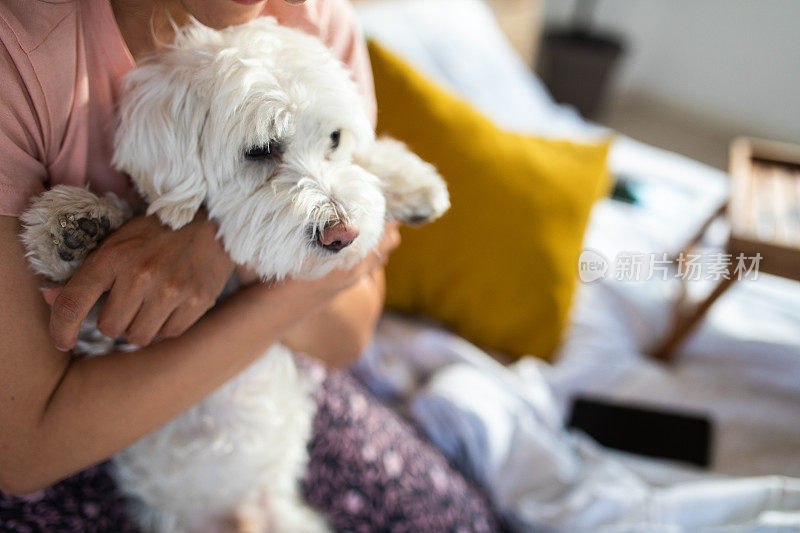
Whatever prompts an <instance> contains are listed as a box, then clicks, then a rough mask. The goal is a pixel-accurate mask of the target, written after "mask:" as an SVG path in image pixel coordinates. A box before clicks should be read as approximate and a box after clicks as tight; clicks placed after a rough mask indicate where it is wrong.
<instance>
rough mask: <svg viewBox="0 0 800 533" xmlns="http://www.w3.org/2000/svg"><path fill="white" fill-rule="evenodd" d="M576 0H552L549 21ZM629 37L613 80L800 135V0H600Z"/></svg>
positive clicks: (622, 93)
mask: <svg viewBox="0 0 800 533" xmlns="http://www.w3.org/2000/svg"><path fill="white" fill-rule="evenodd" d="M572 6H573V1H571V0H548V1H547V4H546V20H547V23H548V24H552V23H563V22H564V21H565V20H567V18H568V16H569V14H570V13H571V9H572ZM595 21H596V24H595V26H596V27H597V28H600V29H608V30H613V31H615V32H618V33H620V34H622V35H623V36H624V37H625V38H626V40H627V42H628V45H629V50H628V54H627V56H626V57H625V59H624V61H623V63H622V64H621V68H620V70H619V71H618V73H617V74H618V77H617V79H616V80H615V85H614V88H613V89H612V91H613V92H612V95H613V96H612V97H613V98H614V99H625V98H628V99H630V98H639V99H643V100H646V101H651V102H654V103H657V104H663V105H664V106H665V107H667V108H670V109H675V110H680V111H683V112H686V114H691V115H693V116H696V117H697V119H698V121H700V122H709V123H714V124H715V125H718V126H719V127H721V128H724V129H726V130H730V131H735V133H738V134H749V135H757V136H766V137H772V138H778V139H783V140H787V141H793V142H800V1H798V0H599V2H598V7H597V11H596V17H595Z"/></svg>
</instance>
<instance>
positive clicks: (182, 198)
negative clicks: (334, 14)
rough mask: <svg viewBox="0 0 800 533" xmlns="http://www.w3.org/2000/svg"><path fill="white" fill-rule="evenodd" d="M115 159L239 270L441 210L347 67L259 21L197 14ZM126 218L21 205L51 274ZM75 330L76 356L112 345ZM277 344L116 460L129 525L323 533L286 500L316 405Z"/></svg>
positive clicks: (129, 122) (148, 85)
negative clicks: (206, 227) (211, 23)
mask: <svg viewBox="0 0 800 533" xmlns="http://www.w3.org/2000/svg"><path fill="white" fill-rule="evenodd" d="M114 164H115V166H116V167H117V168H118V169H120V170H122V171H125V172H127V173H128V174H129V175H130V176H131V178H132V179H133V181H134V183H135V184H136V186H137V188H138V189H139V191H140V192H141V193H142V195H143V196H144V197H145V199H146V200H147V203H148V205H149V207H148V213H154V214H156V215H157V216H158V217H159V218H160V219H161V221H162V222H163V223H164V224H167V225H169V226H171V227H172V228H179V227H181V226H182V225H184V224H186V223H188V222H189V221H191V220H192V219H193V217H194V215H195V213H196V212H197V210H198V209H199V208H200V207H201V206H205V207H206V209H207V210H208V213H209V215H210V217H211V218H212V219H213V220H215V221H216V222H217V224H218V225H219V228H220V229H219V238H220V239H222V241H223V243H224V245H225V248H226V250H227V251H228V252H229V253H230V255H231V257H232V258H233V259H234V260H235V261H236V262H237V263H239V264H240V265H246V266H249V267H250V268H252V269H254V270H255V271H257V272H258V274H259V275H260V276H261V277H262V278H264V279H281V278H284V277H287V276H292V277H301V278H313V277H318V276H322V275H324V274H325V273H327V272H329V271H330V270H331V269H334V268H346V267H348V266H350V265H352V264H354V263H355V262H357V261H359V260H360V259H362V258H363V257H365V256H366V255H367V254H368V253H369V252H370V251H371V250H372V249H373V248H374V247H375V246H376V245H377V243H378V240H379V238H380V236H381V234H382V229H383V225H384V221H385V220H386V219H396V220H402V221H405V222H411V223H417V224H418V223H423V222H428V221H431V220H433V219H435V218H437V217H438V216H440V215H441V214H442V213H444V212H445V211H446V210H447V208H448V207H449V199H448V194H447V189H446V186H445V184H444V182H443V181H442V180H441V178H440V177H439V176H438V175H437V173H436V171H435V170H434V168H433V167H432V166H430V165H429V164H427V163H425V162H423V161H422V160H420V159H419V158H418V157H416V156H415V155H413V154H412V153H410V152H409V151H408V150H407V149H406V148H405V147H404V146H403V145H402V144H400V143H399V142H397V141H393V140H390V139H380V140H376V139H375V138H374V134H373V132H372V129H371V127H370V124H369V121H368V118H367V116H366V114H365V112H364V106H363V104H362V100H361V97H360V96H359V94H358V92H357V90H356V86H355V84H354V83H353V82H352V81H351V79H350V77H349V75H348V72H347V70H346V68H345V67H344V65H342V64H341V63H340V62H339V61H337V60H336V59H335V58H334V57H333V56H332V54H331V53H330V51H328V49H326V48H325V47H324V46H323V45H322V44H321V43H320V42H319V41H317V40H316V39H314V38H312V37H309V36H307V35H305V34H303V33H301V32H299V31H296V30H293V29H288V28H284V27H281V26H279V25H278V24H277V23H276V21H275V20H274V19H272V18H262V19H258V20H256V21H253V22H251V23H248V24H245V25H242V26H237V27H232V28H228V29H225V30H222V31H214V30H211V29H209V28H206V27H203V26H201V25H199V24H194V25H192V26H191V27H190V28H189V29H187V30H185V31H183V32H181V33H180V35H179V36H178V37H177V40H176V42H175V44H174V45H172V46H170V47H169V48H168V49H166V50H165V51H164V52H163V53H160V54H158V55H157V56H155V57H153V58H152V59H150V60H149V61H147V62H145V63H144V64H142V65H141V66H139V67H137V68H136V69H135V70H134V71H132V72H131V73H130V74H129V75H128V77H127V92H126V96H125V98H124V100H123V102H122V105H121V114H120V123H119V126H118V128H117V131H116V136H115V155H114ZM129 217H130V213H129V212H128V209H127V206H125V205H124V203H123V202H121V201H120V200H118V199H117V198H116V197H114V196H113V195H106V196H105V197H103V198H100V197H97V196H96V195H94V194H92V193H91V192H89V191H87V190H86V189H81V188H75V187H66V186H58V187H54V188H53V189H51V190H49V191H47V192H45V193H43V194H42V195H40V197H38V198H37V199H36V200H35V201H34V204H33V205H32V207H31V208H30V209H29V210H28V211H27V212H26V213H25V214H24V215H23V222H24V224H25V230H24V233H23V241H24V242H25V245H26V247H27V249H28V251H29V258H30V262H31V264H32V265H33V267H34V268H35V269H36V270H37V272H39V273H40V274H43V275H45V276H47V277H49V278H50V279H51V280H53V281H59V282H60V281H64V280H66V279H68V278H69V277H70V276H71V275H72V273H74V271H75V270H76V269H77V268H78V266H79V265H80V263H81V262H82V260H83V259H84V257H85V256H86V255H87V254H88V253H89V251H90V250H91V249H93V248H94V247H95V246H96V244H97V242H98V241H99V240H100V239H102V238H103V237H104V236H105V235H106V234H108V232H110V231H113V230H114V229H116V228H117V227H119V226H120V225H121V224H122V223H123V222H124V221H125V220H126V219H127V218H129ZM93 325H94V324H93V322H92V321H91V320H89V321H87V323H86V324H85V326H86V327H85V328H84V331H83V333H82V335H81V341H82V343H81V344H80V345H79V347H80V348H81V349H82V350H83V352H84V353H98V352H105V351H109V349H110V348H111V346H112V345H113V340H109V339H105V338H103V337H102V335H100V334H99V333H98V332H97V331H96V330H95V329H94V327H93ZM310 388H311V387H310V381H309V380H307V379H306V378H305V377H304V375H303V374H302V372H301V371H299V370H298V369H297V368H296V366H295V363H294V360H293V358H292V355H291V353H290V352H289V351H288V350H287V349H286V348H285V347H283V346H281V345H275V346H273V347H271V348H270V349H269V350H268V351H267V352H266V353H265V354H264V355H263V356H262V357H261V358H260V359H259V360H257V361H256V362H255V363H254V364H253V365H251V366H250V367H249V368H248V369H247V370H246V371H245V372H243V373H242V374H240V375H239V376H238V377H236V378H234V379H233V380H231V381H230V382H228V383H227V384H226V385H224V386H222V387H221V388H220V389H218V390H217V391H216V392H214V393H213V394H212V395H211V396H210V397H208V398H207V399H206V400H205V401H203V402H202V403H200V404H198V405H196V406H194V407H193V408H191V409H190V410H189V411H187V412H186V413H184V414H183V415H181V416H179V417H178V418H176V419H174V420H172V421H171V422H169V423H167V424H166V425H165V426H164V427H162V428H160V429H158V430H156V431H155V432H153V433H152V434H150V435H149V436H147V437H145V438H143V439H142V440H140V441H139V442H136V443H135V444H133V445H132V446H131V447H130V448H128V449H127V450H125V451H123V452H122V453H120V454H119V455H117V456H116V457H115V458H114V463H115V473H116V477H117V479H118V481H119V483H120V487H121V488H122V490H123V491H124V492H125V494H126V495H128V496H129V497H130V498H131V500H132V501H133V502H134V509H135V511H134V513H135V517H136V518H137V519H138V521H139V522H140V524H141V525H142V527H143V528H144V529H146V530H156V531H219V530H225V529H231V527H232V524H236V523H239V524H242V523H246V524H248V527H249V528H250V529H251V530H256V531H286V532H292V533H294V532H302V531H323V530H326V529H327V527H326V524H325V522H324V521H323V520H322V519H321V518H319V516H318V515H317V513H316V512H315V511H313V510H311V509H310V508H309V507H308V506H307V505H306V504H305V503H304V502H303V501H302V498H301V496H300V494H299V487H298V481H299V479H300V478H301V477H302V475H303V473H304V470H305V466H306V463H307V452H306V443H307V440H308V439H309V437H310V432H311V423H312V419H313V415H314V404H313V401H312V399H311V396H310V394H311V390H310Z"/></svg>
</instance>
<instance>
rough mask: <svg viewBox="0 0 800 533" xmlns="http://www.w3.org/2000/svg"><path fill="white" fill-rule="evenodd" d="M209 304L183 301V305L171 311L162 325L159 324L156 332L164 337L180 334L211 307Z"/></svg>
mask: <svg viewBox="0 0 800 533" xmlns="http://www.w3.org/2000/svg"><path fill="white" fill-rule="evenodd" d="M211 305H212V304H208V305H203V304H202V303H201V302H196V303H195V302H191V301H189V302H184V304H183V305H181V306H180V307H178V308H177V309H175V310H174V311H173V312H172V314H171V315H170V316H169V318H168V319H167V321H166V322H164V325H163V326H161V330H160V331H159V332H158V334H159V335H160V336H162V337H164V338H171V337H177V336H179V335H182V334H183V333H184V332H185V331H186V330H187V329H189V328H190V327H191V326H192V324H194V323H195V322H197V321H198V320H199V319H200V317H202V316H203V315H204V314H205V313H206V311H208V310H209V309H210V308H211Z"/></svg>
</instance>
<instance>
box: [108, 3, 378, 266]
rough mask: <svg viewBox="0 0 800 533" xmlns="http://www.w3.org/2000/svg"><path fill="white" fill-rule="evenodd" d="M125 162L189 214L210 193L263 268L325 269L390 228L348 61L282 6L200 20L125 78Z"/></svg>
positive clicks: (151, 194)
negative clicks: (365, 159) (224, 25)
mask: <svg viewBox="0 0 800 533" xmlns="http://www.w3.org/2000/svg"><path fill="white" fill-rule="evenodd" d="M127 83H128V90H127V93H126V97H125V99H124V100H123V103H122V106H121V115H120V124H119V127H118V128H117V134H116V137H115V159H114V163H115V166H116V167H117V168H119V169H121V170H123V171H125V172H127V173H128V174H130V176H131V177H132V179H133V180H134V182H135V183H136V184H137V186H138V187H139V189H140V190H141V191H142V193H143V194H144V195H145V198H146V200H147V201H148V202H149V204H150V208H149V212H151V213H156V214H157V215H158V216H159V217H160V218H161V220H162V221H163V222H164V223H166V224H169V225H170V226H172V227H180V226H182V225H184V224H186V223H188V222H189V221H190V220H192V218H193V217H194V215H195V213H196V211H197V209H199V208H200V206H201V205H204V204H205V205H206V207H207V208H208V211H209V214H210V215H211V217H212V218H213V219H214V220H216V221H217V222H218V223H219V225H220V237H221V238H222V239H223V242H224V244H225V246H226V248H227V250H228V251H229V252H230V253H231V256H232V257H233V259H234V260H235V261H236V262H237V263H240V264H244V265H247V266H250V267H252V268H254V269H255V270H256V271H257V272H258V273H259V274H260V275H261V276H262V277H265V278H282V277H285V276H293V277H318V276H320V275H323V274H325V273H326V272H328V271H330V270H331V269H333V268H336V267H346V266H349V265H351V264H353V263H354V262H356V261H357V260H358V259H361V258H363V257H364V256H365V255H366V254H367V253H368V252H369V251H370V250H372V249H373V248H374V247H375V246H376V245H377V243H378V240H379V238H380V235H381V233H382V230H383V223H384V212H385V200H384V197H383V194H382V192H381V189H380V186H379V183H378V180H377V178H376V177H375V176H373V175H371V174H369V173H368V172H366V171H365V170H364V169H362V168H361V167H359V166H357V165H355V164H354V163H353V155H354V153H355V152H356V151H357V150H360V149H363V148H365V147H366V146H368V145H369V143H371V142H373V140H374V139H373V133H372V130H371V127H370V124H369V120H368V118H367V116H366V113H365V111H364V106H363V102H362V100H361V97H360V95H359V94H358V91H357V89H356V87H355V84H354V83H353V82H352V81H351V80H350V78H349V75H348V73H347V71H346V69H345V68H344V66H343V65H341V64H340V63H339V62H338V61H336V60H335V59H334V58H333V57H332V55H331V53H330V52H329V51H328V50H327V49H326V48H325V47H324V46H323V45H322V44H321V43H319V42H318V41H316V40H315V39H313V38H311V37H308V36H306V35H303V34H301V33H300V32H298V31H296V30H291V29H287V28H283V27H280V26H278V25H277V24H276V23H275V22H274V20H273V19H259V20H256V21H253V22H251V23H249V24H245V25H242V26H238V27H233V28H229V29H227V30H223V31H214V30H211V29H208V28H205V27H202V26H199V25H198V26H195V27H193V28H191V29H190V30H189V31H187V32H185V33H184V34H182V35H181V36H180V37H179V39H178V40H177V41H176V45H175V47H174V48H171V49H169V50H167V51H166V52H164V53H162V54H159V55H158V56H156V57H155V58H153V59H152V60H150V61H148V62H147V63H145V64H144V65H142V66H140V67H138V68H137V69H136V70H134V71H133V72H132V73H131V74H129V75H128V79H127Z"/></svg>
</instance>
